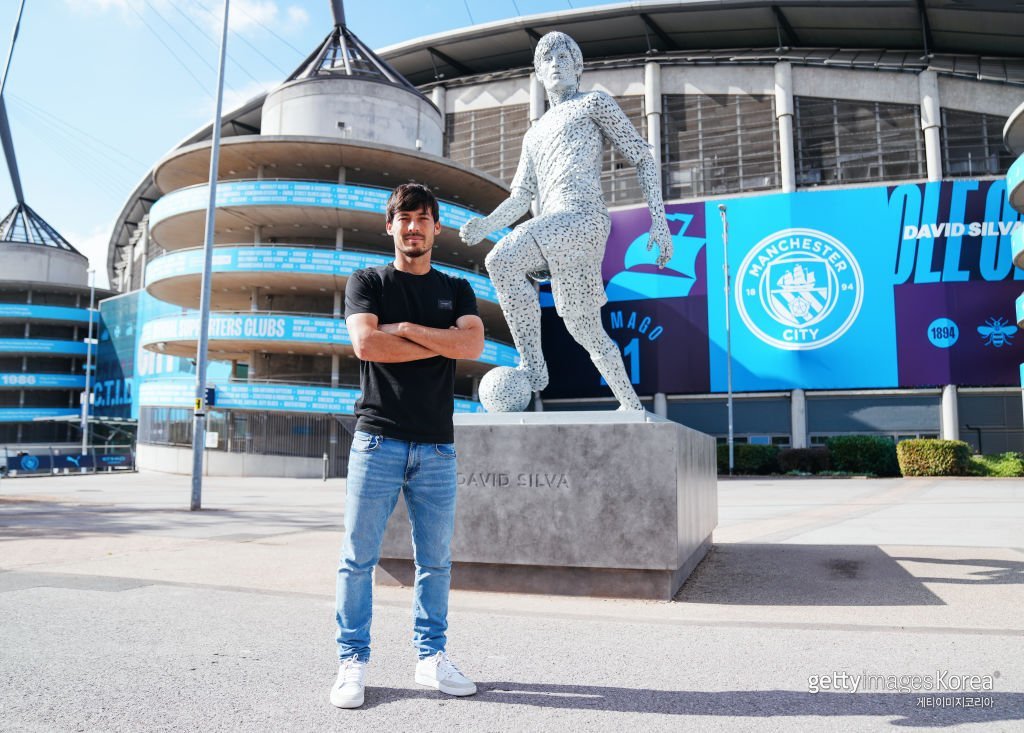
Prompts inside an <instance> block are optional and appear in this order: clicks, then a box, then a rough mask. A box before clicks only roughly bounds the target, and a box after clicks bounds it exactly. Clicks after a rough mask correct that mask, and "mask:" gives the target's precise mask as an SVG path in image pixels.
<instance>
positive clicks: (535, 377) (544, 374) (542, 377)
mask: <svg viewBox="0 0 1024 733" xmlns="http://www.w3.org/2000/svg"><path fill="white" fill-rule="evenodd" d="M516 370H517V371H521V372H523V373H524V374H526V379H527V380H528V381H529V382H530V389H532V390H533V391H534V392H540V391H542V390H543V389H544V388H545V387H547V386H548V368H547V365H542V366H541V367H540V368H539V369H527V368H526V367H524V366H518V367H516Z"/></svg>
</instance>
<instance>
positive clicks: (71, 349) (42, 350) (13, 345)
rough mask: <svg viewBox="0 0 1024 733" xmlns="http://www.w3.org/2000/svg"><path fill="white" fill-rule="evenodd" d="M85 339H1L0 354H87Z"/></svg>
mask: <svg viewBox="0 0 1024 733" xmlns="http://www.w3.org/2000/svg"><path fill="white" fill-rule="evenodd" d="M85 350H86V345H85V342H84V341H51V340H49V339H0V354H63V355H67V356H85Z"/></svg>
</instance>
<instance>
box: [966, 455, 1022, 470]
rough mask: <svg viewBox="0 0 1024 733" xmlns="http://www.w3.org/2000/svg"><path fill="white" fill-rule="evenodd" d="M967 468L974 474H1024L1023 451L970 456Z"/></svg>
mask: <svg viewBox="0 0 1024 733" xmlns="http://www.w3.org/2000/svg"><path fill="white" fill-rule="evenodd" d="M968 470H969V472H970V473H971V474H972V475H974V476H1024V453H1014V452H1012V451H1011V452H1009V453H999V454H997V455H994V456H971V463H970V466H969V469H968Z"/></svg>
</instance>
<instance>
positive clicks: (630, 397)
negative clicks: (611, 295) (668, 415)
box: [565, 308, 644, 410]
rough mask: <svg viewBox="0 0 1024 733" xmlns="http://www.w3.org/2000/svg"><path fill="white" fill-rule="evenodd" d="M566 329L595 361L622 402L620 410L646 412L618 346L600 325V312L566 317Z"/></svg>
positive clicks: (595, 364) (594, 311) (613, 392)
mask: <svg viewBox="0 0 1024 733" xmlns="http://www.w3.org/2000/svg"><path fill="white" fill-rule="evenodd" d="M565 327H566V328H567V329H568V331H569V334H570V335H571V336H572V337H573V338H574V339H576V342H577V343H578V344H579V345H580V346H582V347H583V348H584V349H586V350H587V352H588V353H589V354H590V360H591V361H593V362H594V366H595V367H597V371H599V372H601V376H602V377H604V381H606V382H607V383H608V386H609V387H610V388H611V390H612V394H613V395H615V399H617V400H618V401H619V405H620V407H619V409H620V410H642V409H644V407H643V405H642V404H641V403H640V398H639V397H637V394H636V390H634V389H633V384H632V383H631V382H630V381H629V375H627V374H626V367H625V365H624V364H623V363H622V354H620V353H619V347H618V346H616V345H615V342H614V341H612V339H611V337H610V336H609V335H608V333H607V332H606V331H605V330H604V326H603V325H601V311H600V309H598V308H594V309H593V311H591V312H589V313H586V314H581V315H577V316H572V317H568V318H566V319H565Z"/></svg>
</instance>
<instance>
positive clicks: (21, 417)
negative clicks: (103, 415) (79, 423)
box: [0, 407, 81, 423]
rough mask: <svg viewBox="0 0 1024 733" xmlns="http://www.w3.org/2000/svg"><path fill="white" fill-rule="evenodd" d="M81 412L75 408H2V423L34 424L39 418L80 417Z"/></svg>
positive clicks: (0, 415)
mask: <svg viewBox="0 0 1024 733" xmlns="http://www.w3.org/2000/svg"><path fill="white" fill-rule="evenodd" d="M80 414H81V411H80V410H78V409H77V408H74V407H2V408H0V423H3V422H32V421H33V420H35V419H36V418H38V417H65V416H67V415H80Z"/></svg>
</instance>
